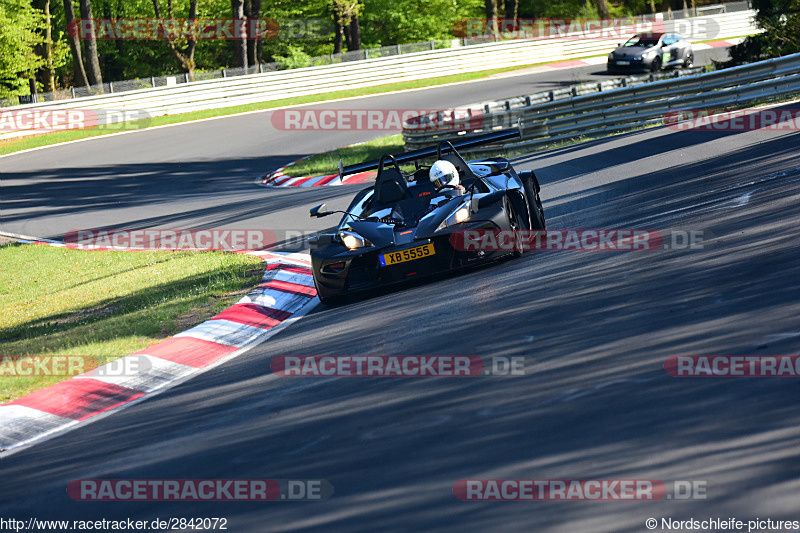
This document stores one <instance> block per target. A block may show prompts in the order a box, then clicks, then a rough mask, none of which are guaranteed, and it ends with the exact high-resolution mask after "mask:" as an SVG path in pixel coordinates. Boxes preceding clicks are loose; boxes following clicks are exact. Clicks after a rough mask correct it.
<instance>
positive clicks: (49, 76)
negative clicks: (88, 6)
mask: <svg viewBox="0 0 800 533" xmlns="http://www.w3.org/2000/svg"><path fill="white" fill-rule="evenodd" d="M44 14H45V16H46V17H47V28H46V30H45V42H44V50H45V53H44V56H45V59H46V60H47V73H46V76H45V84H44V90H45V91H48V92H53V91H55V90H56V69H54V68H53V27H52V24H51V22H52V18H51V16H50V0H45V3H44Z"/></svg>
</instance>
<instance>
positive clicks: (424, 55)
mask: <svg viewBox="0 0 800 533" xmlns="http://www.w3.org/2000/svg"><path fill="white" fill-rule="evenodd" d="M752 14H753V12H751V11H745V12H738V13H728V14H723V15H715V16H709V17H697V18H694V19H681V20H675V21H666V22H665V25H667V26H669V25H670V24H673V23H674V24H684V25H687V26H686V27H687V28H694V29H695V30H696V31H694V32H693V34H691V35H690V38H692V39H693V40H703V39H706V38H708V37H709V33H710V32H712V31H713V34H714V35H713V36H714V37H719V38H721V39H724V38H726V37H736V36H741V35H746V34H751V33H754V32H756V31H757V30H756V29H755V28H754V27H753V25H752ZM687 21H688V22H687ZM684 33H686V32H684ZM617 41H618V39H617V38H616V37H614V38H611V37H606V38H603V39H600V38H598V39H585V38H571V37H569V36H567V37H561V38H557V39H549V38H547V39H533V40H514V41H506V42H499V43H490V44H480V45H473V46H469V47H464V48H450V49H444V50H432V51H426V52H417V53H412V54H406V55H402V56H390V57H382V58H377V59H368V60H364V61H357V62H352V63H340V64H333V65H324V66H318V67H307V68H300V69H293V70H283V71H276V72H269V73H265V74H251V75H247V76H238V77H236V78H227V79H216V80H207V81H199V82H194V83H186V84H182V85H178V86H174V87H157V88H148V89H140V90H135V91H129V92H126V93H120V94H106V95H99V96H92V97H86V98H77V99H73V100H65V101H58V102H44V103H39V104H27V105H24V106H16V107H14V108H12V109H13V110H14V111H15V112H18V111H19V110H37V109H39V110H41V109H47V110H60V109H66V110H68V109H92V110H111V111H116V112H113V113H106V114H104V116H105V117H110V118H109V120H116V121H119V120H123V119H120V118H119V117H124V116H125V115H124V114H123V113H121V111H130V112H133V113H134V114H136V115H137V116H141V115H148V116H151V117H155V116H162V115H172V114H178V113H185V112H190V111H200V110H208V109H217V108H222V107H230V106H236V105H242V104H251V103H257V102H267V101H273V100H279V99H285V98H291V97H295V96H308V95H315V94H325V93H329V92H331V91H336V90H342V89H355V88H363V87H371V86H375V85H382V84H386V83H397V82H404V81H413V80H420V79H426V78H430V77H439V76H448V75H453V74H463V73H469V72H479V71H482V70H488V69H495V68H498V67H508V66H516V65H532V64H537V63H546V62H549V61H556V60H564V59H567V60H568V59H578V58H585V57H593V56H597V55H601V54H605V53H607V52H608V51H609V50H611V49H613V48H614V47H615V46H616V44H617ZM3 111H5V110H3ZM108 123H109V124H110V123H114V122H108ZM101 124H104V123H101ZM35 133H39V132H37V131H35V130H31V129H25V128H18V129H16V130H9V129H7V128H3V129H0V139H7V138H12V137H21V136H25V135H31V134H35Z"/></svg>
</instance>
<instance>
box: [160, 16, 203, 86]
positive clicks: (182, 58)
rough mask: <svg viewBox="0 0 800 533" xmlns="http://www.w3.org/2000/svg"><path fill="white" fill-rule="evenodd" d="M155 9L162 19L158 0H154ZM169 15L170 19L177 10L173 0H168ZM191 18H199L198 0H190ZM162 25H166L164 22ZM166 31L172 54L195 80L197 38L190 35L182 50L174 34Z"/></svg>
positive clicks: (190, 77)
mask: <svg viewBox="0 0 800 533" xmlns="http://www.w3.org/2000/svg"><path fill="white" fill-rule="evenodd" d="M153 10H154V11H155V13H156V19H159V20H160V19H161V8H160V7H159V5H158V0H153ZM167 15H169V18H170V19H174V18H175V10H174V8H173V5H172V0H168V2H167ZM189 19H190V20H195V19H197V0H190V2H189ZM161 27H162V28H163V27H164V26H163V24H162V25H161ZM164 33H165V37H166V40H167V45H168V46H169V49H170V51H172V55H174V56H175V59H176V60H177V61H178V65H180V68H181V70H183V72H186V73H187V74H188V75H189V80H191V81H194V69H195V67H196V65H195V62H194V51H195V49H196V48H197V39H195V38H194V37H190V38H189V39H188V43H187V44H186V49H185V50H180V49H179V48H178V45H177V44H175V43H176V39H175V38H174V36H172V35H168V34H167V32H166V30H165V31H164Z"/></svg>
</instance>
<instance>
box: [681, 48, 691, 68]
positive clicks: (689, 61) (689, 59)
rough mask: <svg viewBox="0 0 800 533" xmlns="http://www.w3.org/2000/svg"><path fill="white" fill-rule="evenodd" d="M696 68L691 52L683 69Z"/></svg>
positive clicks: (685, 60) (684, 62)
mask: <svg viewBox="0 0 800 533" xmlns="http://www.w3.org/2000/svg"><path fill="white" fill-rule="evenodd" d="M693 66H694V54H693V53H692V51H691V50H690V51H689V52H688V53H687V54H686V59H684V60H683V68H692V67H693Z"/></svg>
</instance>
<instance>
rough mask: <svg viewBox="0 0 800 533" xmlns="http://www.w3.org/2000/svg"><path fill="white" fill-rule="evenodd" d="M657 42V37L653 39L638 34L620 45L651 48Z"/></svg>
mask: <svg viewBox="0 0 800 533" xmlns="http://www.w3.org/2000/svg"><path fill="white" fill-rule="evenodd" d="M657 44H658V39H654V38H652V37H646V38H640V37H639V36H638V35H637V36H636V37H632V38H631V39H629V40H628V42H626V43H625V44H623V45H622V46H640V47H642V48H652V47H653V46H655V45H657Z"/></svg>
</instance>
